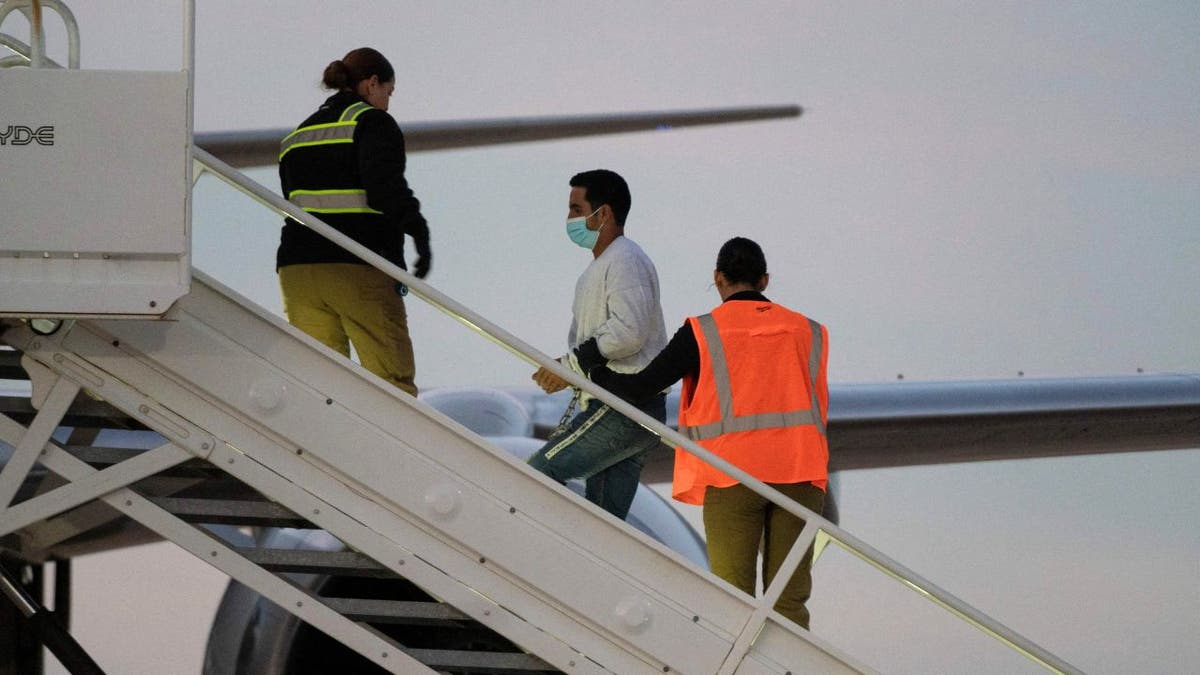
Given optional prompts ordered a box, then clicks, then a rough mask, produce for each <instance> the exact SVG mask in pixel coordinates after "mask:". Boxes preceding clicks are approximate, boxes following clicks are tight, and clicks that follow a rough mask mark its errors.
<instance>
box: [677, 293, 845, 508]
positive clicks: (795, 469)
mask: <svg viewBox="0 0 1200 675" xmlns="http://www.w3.org/2000/svg"><path fill="white" fill-rule="evenodd" d="M688 323H689V324H691V327H692V332H693V333H694V334H695V336H696V344H697V345H698V346H699V348H700V372H699V374H698V375H688V376H687V377H685V378H684V380H683V393H682V395H681V397H680V399H679V432H680V433H682V434H683V435H684V436H687V437H688V438H690V439H692V440H693V441H696V442H697V443H699V444H700V445H701V446H703V447H704V448H706V449H708V450H710V451H712V452H713V453H715V454H717V455H719V456H720V457H722V458H723V459H725V460H727V461H729V462H730V463H732V464H733V465H735V466H737V467H738V468H740V469H742V470H744V471H746V472H747V473H749V474H750V475H752V476H754V477H755V478H757V479H759V480H761V481H763V482H767V483H804V482H812V483H813V484H814V485H816V486H817V487H819V488H821V489H822V490H824V489H825V485H826V483H827V482H828V478H829V470H828V467H829V444H828V441H827V440H826V437H825V422H826V418H827V413H828V410H829V384H828V381H827V378H826V365H827V362H828V360H829V349H828V344H829V333H828V331H827V329H826V328H825V327H824V326H822V325H821V324H819V323H817V322H816V321H813V320H812V319H809V318H808V317H806V316H804V315H803V314H800V313H798V312H793V311H791V310H790V309H788V308H786V307H784V306H782V305H777V304H774V303H771V302H757V301H747V300H733V301H730V302H726V303H724V304H722V305H721V306H719V307H717V308H716V309H714V310H713V311H712V313H710V314H706V315H704V316H701V317H691V318H689V319H688ZM735 484H737V481H736V480H734V479H733V478H730V477H729V476H727V475H725V474H724V473H723V472H721V471H720V470H718V469H715V468H713V467H711V466H709V465H708V464H705V463H704V462H703V461H702V460H700V459H699V458H697V457H694V456H692V455H691V454H689V453H687V452H685V451H684V450H683V449H681V448H676V449H675V479H674V485H673V486H672V490H671V493H672V496H674V497H675V499H678V500H679V501H682V502H687V503H689V504H703V503H704V490H705V488H706V487H708V486H709V485H712V486H715V487H729V486H731V485H735Z"/></svg>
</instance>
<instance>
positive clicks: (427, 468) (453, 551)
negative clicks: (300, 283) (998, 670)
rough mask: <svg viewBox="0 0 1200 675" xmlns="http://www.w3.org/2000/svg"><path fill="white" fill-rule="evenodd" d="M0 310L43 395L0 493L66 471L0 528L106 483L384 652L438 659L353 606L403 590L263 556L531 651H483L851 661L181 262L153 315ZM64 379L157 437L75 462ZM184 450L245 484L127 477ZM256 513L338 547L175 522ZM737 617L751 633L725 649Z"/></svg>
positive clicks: (7, 335)
mask: <svg viewBox="0 0 1200 675" xmlns="http://www.w3.org/2000/svg"><path fill="white" fill-rule="evenodd" d="M6 328H7V329H6V331H5V332H4V334H3V339H4V341H5V342H8V343H9V344H12V345H13V346H15V347H17V348H18V349H20V350H21V351H23V352H24V354H25V365H26V369H27V370H29V371H30V373H31V377H32V380H33V382H34V389H35V399H39V400H41V401H42V402H41V404H40V405H41V411H40V412H39V414H38V415H37V417H35V418H34V420H33V421H32V422H31V423H30V425H29V427H28V428H25V427H22V426H21V425H19V424H16V423H14V422H12V421H11V420H8V419H5V420H3V436H2V438H3V440H5V441H6V442H8V443H9V444H10V445H12V446H13V447H14V448H15V449H16V451H15V453H14V455H13V457H12V459H11V460H10V461H9V462H8V465H7V466H6V468H5V470H4V472H3V473H2V474H0V490H3V491H2V492H0V497H2V498H8V497H11V496H12V495H13V494H15V491H16V488H17V487H18V486H19V484H20V482H21V481H22V480H23V478H24V471H25V470H26V469H27V468H28V467H31V466H32V465H33V464H34V463H35V462H36V463H40V464H41V465H43V466H45V467H46V468H47V469H49V470H50V471H52V472H54V473H56V474H59V475H61V476H63V477H64V478H66V479H67V480H69V481H70V482H69V483H68V484H66V485H64V486H62V487H59V488H57V489H55V490H51V491H49V492H45V493H42V494H41V495H38V496H37V497H34V498H32V499H29V500H26V501H23V502H20V503H18V504H15V505H13V506H12V507H10V508H9V509H8V510H7V511H5V512H4V513H3V515H2V516H0V523H3V525H2V527H0V532H2V533H5V534H7V533H10V532H13V531H16V530H18V529H20V528H22V527H24V526H25V525H27V524H31V523H34V522H38V521H40V520H44V519H46V518H48V517H50V516H53V515H56V514H58V513H60V512H62V511H64V510H66V509H69V508H72V507H74V506H77V505H80V504H83V503H85V502H87V501H91V500H93V499H97V498H100V499H103V500H104V501H105V502H106V503H108V504H109V505H110V506H112V507H114V508H116V509H117V510H118V511H121V512H122V513H124V514H126V515H128V516H129V517H131V518H133V519H135V520H137V521H139V522H141V523H143V524H144V525H146V526H147V527H148V528H150V529H151V530H153V531H154V532H156V533H157V534H159V535H160V536H162V537H164V538H166V539H169V540H171V541H174V542H175V543H177V544H179V545H180V546H182V547H184V548H186V549H187V550H189V551H191V552H192V553H193V554H194V555H197V556H198V557H201V558H203V559H205V560H206V561H208V562H209V563H211V564H212V565H214V566H216V567H217V568H219V569H221V570H222V571H224V572H226V573H227V574H229V575H230V576H231V577H233V578H234V579H237V580H238V581H241V582H242V583H244V584H246V585H247V586H250V587H251V588H254V589H255V590H257V591H258V592H260V593H262V594H263V595H264V596H266V597H268V598H270V599H272V600H273V601H275V602H276V603H278V604H279V605H280V606H281V607H284V608H286V609H288V610H289V611H292V612H293V613H295V614H296V615H298V616H299V617H301V618H302V619H303V620H305V621H306V622H308V623H311V624H313V625H315V626H317V627H319V628H320V629H321V630H322V631H324V632H326V633H329V634H331V635H333V636H335V637H337V638H338V639H339V640H341V641H343V642H345V643H346V644H348V645H350V646H352V647H353V648H354V649H355V650H356V651H358V652H359V653H361V654H363V655H364V656H366V657H367V658H369V659H371V660H372V661H374V662H375V663H376V664H378V665H380V666H382V667H384V668H386V669H388V670H390V671H392V672H418V670H417V669H419V668H424V667H425V666H424V665H419V662H420V661H422V660H424V661H428V662H431V663H432V664H433V667H435V668H436V667H447V666H449V665H450V664H448V663H445V661H446V658H444V657H445V655H443V656H442V657H438V656H437V655H435V654H434V653H433V651H432V650H421V649H413V648H409V647H406V646H405V645H402V644H399V643H397V642H396V641H395V640H393V639H391V638H389V637H387V636H386V635H385V634H383V633H382V632H381V631H379V630H378V629H375V628H370V627H367V626H365V625H363V622H361V621H359V620H361V619H363V618H364V617H366V616H368V615H369V616H374V617H377V618H381V617H387V616H389V615H390V616H393V618H399V617H396V616H395V615H397V614H402V613H403V612H406V611H412V610H414V606H404V605H394V604H388V603H382V604H379V603H377V604H372V603H368V602H352V601H348V600H341V599H334V598H322V597H315V596H314V595H313V594H312V593H311V592H308V591H307V590H305V589H303V588H298V587H297V586H296V585H295V584H294V583H291V582H289V581H288V580H287V579H284V578H281V577H279V576H277V575H276V574H274V572H275V571H285V572H298V571H300V572H312V571H317V570H320V569H324V570H326V571H330V570H331V569H332V570H336V571H338V572H340V573H356V574H376V575H378V574H384V575H395V576H397V577H402V578H404V579H407V580H409V581H410V582H412V583H413V584H415V585H416V586H419V587H420V588H422V589H423V590H424V591H425V592H427V593H428V594H430V595H431V596H433V597H436V598H438V599H440V600H442V601H444V602H446V603H448V604H449V605H451V606H453V608H454V611H453V612H451V613H450V614H449V616H452V617H460V616H465V617H470V618H471V619H472V620H473V621H475V622H478V623H479V624H481V625H483V626H487V627H488V628H489V629H491V630H492V631H495V632H496V633H498V634H499V635H501V636H503V637H504V638H506V639H507V640H509V641H511V642H512V643H514V644H516V645H520V647H521V648H522V649H523V650H525V651H527V652H530V653H532V654H535V655H536V658H531V657H529V656H525V655H521V654H512V655H510V656H507V657H504V658H503V659H500V660H499V661H498V662H497V663H494V664H491V665H489V666H488V667H489V668H495V669H497V670H500V669H501V667H500V666H499V665H498V663H506V664H511V665H509V666H505V668H507V669H509V670H512V669H516V670H523V671H528V670H537V669H540V668H550V667H552V668H553V669H556V670H559V671H562V672H596V673H600V672H612V673H637V672H645V673H649V672H666V671H675V672H685V673H711V672H718V671H721V670H722V669H723V668H724V669H725V670H727V671H728V672H744V673H751V672H775V673H781V672H788V671H791V672H812V671H813V670H814V669H815V671H816V672H838V671H845V672H854V671H855V670H857V669H858V668H856V667H855V666H853V665H851V662H849V661H848V659H846V658H845V657H844V656H842V655H839V654H837V652H836V650H834V649H832V648H830V647H829V646H828V645H824V644H823V643H822V642H821V641H820V640H819V639H817V638H815V637H814V636H813V635H811V634H810V633H807V632H805V631H802V630H800V629H798V628H797V627H795V626H792V625H790V624H788V623H787V622H786V621H785V620H783V619H782V618H780V617H778V616H777V615H773V614H769V615H768V616H765V617H762V618H765V619H766V620H765V622H764V623H763V624H762V626H761V632H760V630H759V627H758V626H756V625H754V624H755V621H752V619H754V618H756V617H755V615H756V613H757V612H756V607H755V603H754V602H753V601H752V600H751V599H749V598H746V597H744V596H741V594H739V593H738V592H736V591H734V590H733V589H732V588H730V587H729V586H727V585H726V584H724V583H723V582H720V581H718V580H716V579H715V578H714V577H712V576H711V575H709V574H708V573H707V572H704V571H702V570H699V569H696V567H695V566H694V565H693V564H691V563H690V562H688V561H686V560H684V559H682V558H681V557H680V556H678V555H676V554H674V553H673V552H672V551H670V550H668V549H666V548H665V547H663V546H662V545H660V544H658V543H657V542H655V541H653V540H651V539H649V538H648V537H646V536H645V535H643V534H641V533H639V532H637V531H635V530H633V529H632V528H629V527H628V526H626V525H625V524H623V523H621V522H619V521H616V520H615V519H613V518H612V517H611V516H609V515H607V514H605V513H604V512H603V511H601V510H599V509H598V508H596V507H594V506H593V505H591V504H590V503H588V502H586V501H584V500H582V499H579V498H578V497H577V496H575V495H574V494H573V493H570V492H569V491H567V490H566V489H565V488H562V487H560V486H558V485H556V484H554V483H553V482H552V481H550V480H548V479H546V478H544V477H542V476H540V475H539V474H537V473H536V472H534V471H532V470H530V469H528V468H527V467H526V466H524V465H523V464H522V463H520V462H519V461H517V460H515V459H513V458H511V457H509V456H508V455H507V454H505V453H504V452H502V451H499V450H497V449H495V448H493V447H490V446H489V444H487V443H486V442H485V441H483V439H481V438H479V437H477V436H475V435H474V434H473V433H471V432H470V431H468V430H466V429H464V428H462V427H461V426H459V425H458V424H456V423H455V422H453V421H452V420H450V419H448V418H445V417H444V416H442V415H440V414H439V413H438V412H437V411H435V410H433V409H431V408H428V407H426V406H425V405H424V404H422V403H421V402H419V401H417V400H414V399H412V398H411V397H408V396H406V395H404V394H402V393H400V392H398V391H396V390H394V389H392V388H391V387H390V386H389V385H387V384H386V383H383V382H382V381H380V380H378V379H377V378H375V377H374V376H372V375H370V374H369V373H366V372H365V371H363V370H362V369H360V368H358V367H357V366H355V365H354V364H352V363H350V362H348V361H346V360H345V359H343V358H342V357H341V356H340V355H337V354H335V353H333V352H331V351H329V350H327V349H325V348H324V347H322V346H320V345H318V344H317V343H315V342H314V341H312V340H311V339H309V338H308V337H307V336H305V335H303V334H301V333H299V332H298V331H296V330H295V329H294V328H292V327H291V326H289V325H287V324H286V323H284V322H283V321H281V320H280V319H278V318H277V317H274V316H272V315H269V314H267V313H265V312H264V311H262V310H260V309H258V308H255V307H253V306H251V305H250V304H249V303H248V302H246V301H244V300H243V299H241V298H239V297H238V296H237V295H236V294H234V293H232V292H231V291H229V290H228V289H223V288H221V287H220V286H219V285H218V284H216V282H214V281H212V280H209V279H205V278H203V276H202V275H200V274H199V273H197V275H196V281H195V282H194V283H193V287H192V292H191V293H190V294H189V295H188V296H187V297H186V298H184V299H182V300H181V301H180V302H179V303H177V304H176V306H175V307H174V308H173V309H172V311H171V313H170V315H169V317H168V318H167V320H164V321H150V320H86V321H77V322H74V323H68V324H67V325H65V326H63V327H62V328H61V329H60V330H59V331H58V332H56V333H55V334H53V335H50V336H39V335H37V334H35V333H33V332H32V331H30V330H28V329H27V328H26V327H25V326H23V325H20V324H17V323H9V324H8V325H7V326H6ZM81 390H82V391H84V392H86V395H91V396H96V397H100V398H103V399H104V400H105V401H107V402H108V403H109V404H111V405H113V406H115V407H116V408H118V409H120V410H121V411H123V412H124V413H126V414H127V415H129V416H130V417H132V418H134V419H137V420H138V421H140V422H141V423H143V424H145V425H146V426H147V427H150V428H152V429H154V430H156V431H158V432H159V433H160V434H162V435H163V436H164V437H166V438H168V439H170V441H171V442H170V443H168V444H165V445H163V446H162V447H159V448H156V449H153V450H150V451H146V452H142V453H131V454H130V455H129V456H128V458H127V459H124V460H123V461H119V462H116V463H112V464H110V465H109V466H108V467H107V468H104V469H102V470H97V469H96V468H93V467H92V466H91V465H89V464H88V463H87V462H86V461H84V460H83V459H80V458H77V457H75V456H73V455H72V454H71V453H69V452H68V451H67V450H65V449H63V448H62V447H61V446H59V445H58V444H56V443H53V442H50V441H49V435H50V433H51V432H52V431H53V430H54V429H55V428H57V427H58V426H59V423H60V418H61V416H62V414H63V413H65V411H66V410H67V408H68V407H69V406H70V404H71V402H72V401H73V400H74V398H75V396H76V395H77V393H78V392H79V391H81ZM43 395H44V398H43ZM196 459H202V460H205V462H206V463H207V464H206V470H207V471H210V472H211V471H214V470H217V469H219V470H221V471H222V472H223V473H226V474H228V475H229V476H232V477H233V478H235V479H236V481H237V483H238V484H240V485H235V486H234V487H233V488H232V489H229V490H228V491H229V492H232V493H233V494H234V495H235V497H236V495H237V493H238V492H246V491H247V490H248V491H252V494H256V495H261V498H260V497H257V496H255V497H253V498H251V499H233V500H230V499H228V498H227V499H224V500H222V501H221V502H218V503H216V504H213V503H212V502H211V500H200V499H192V500H189V499H186V498H182V497H161V496H150V497H147V496H146V495H144V494H140V493H139V491H138V490H137V489H135V488H132V487H129V486H132V485H134V484H136V483H137V481H140V480H142V479H145V478H148V477H151V476H154V475H156V474H160V473H162V472H165V471H168V470H171V469H175V468H176V467H179V466H181V465H185V464H187V463H189V462H192V463H194V462H195V460H196ZM238 502H241V503H238ZM206 509H207V510H206ZM284 509H286V511H285V510H284ZM171 511H175V513H172V512H171ZM256 518H265V519H267V520H268V521H269V522H272V523H274V524H278V523H279V520H280V519H286V520H290V521H294V524H300V522H301V521H306V522H307V523H310V524H311V525H309V526H310V527H311V526H315V527H319V528H321V529H323V530H325V531H327V532H329V533H330V534H332V535H333V536H335V537H337V538H338V539H339V540H340V541H342V542H344V543H345V544H346V546H347V547H348V548H349V551H347V552H342V553H339V554H336V555H335V554H329V553H310V554H305V553H303V552H300V553H297V552H288V551H273V550H270V549H260V548H253V547H246V546H241V547H239V546H238V545H237V543H235V542H229V541H225V540H222V539H220V538H219V537H217V536H216V535H214V534H213V533H212V532H210V531H206V530H204V529H197V528H196V527H194V526H193V525H192V524H190V523H189V521H206V522H226V523H228V522H236V523H248V522H253V521H254V519H256ZM421 611H422V612H430V611H435V610H432V609H431V608H421ZM446 611H448V610H443V609H439V610H436V612H446ZM343 612H345V613H343ZM346 613H348V614H349V617H348V616H347V615H346ZM759 620H761V619H759ZM747 631H753V634H754V635H753V636H754V637H755V639H754V640H753V643H752V644H749V643H748V644H746V645H745V647H746V649H745V650H744V653H742V654H739V653H737V650H734V647H735V645H737V644H738V643H739V637H742V638H743V640H741V642H747V640H746V639H744V638H745V637H746V636H745V635H744V633H746V632H747ZM459 656H460V657H461V658H468V657H465V656H462V655H459ZM439 658H440V659H441V660H440V661H439ZM479 658H484V657H479ZM490 658H492V659H499V657H498V656H496V655H495V654H493V655H492V656H491V657H490ZM544 664H549V665H548V666H547V665H544Z"/></svg>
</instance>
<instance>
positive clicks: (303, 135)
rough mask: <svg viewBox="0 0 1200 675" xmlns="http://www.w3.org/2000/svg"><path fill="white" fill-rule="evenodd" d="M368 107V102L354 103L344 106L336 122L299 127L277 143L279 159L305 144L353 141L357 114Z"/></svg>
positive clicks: (368, 108)
mask: <svg viewBox="0 0 1200 675" xmlns="http://www.w3.org/2000/svg"><path fill="white" fill-rule="evenodd" d="M370 109H371V105H370V104H367V103H362V102H359V103H354V104H351V105H349V106H346V109H345V110H343V111H342V116H341V117H340V118H338V121H336V122H328V123H326V124H314V125H312V126H307V127H300V128H299V129H297V130H295V131H293V132H292V133H290V134H288V135H287V136H285V137H284V139H283V140H282V141H281V142H280V143H279V159H281V160H282V159H283V156H284V155H286V154H288V152H289V151H291V150H294V149H296V148H302V147H305V146H312V145H332V144H334V143H353V142H354V128H355V127H356V126H357V125H358V116H359V115H361V114H363V113H365V112H366V111H368V110H370Z"/></svg>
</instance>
